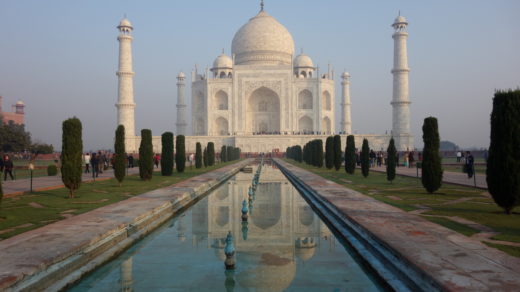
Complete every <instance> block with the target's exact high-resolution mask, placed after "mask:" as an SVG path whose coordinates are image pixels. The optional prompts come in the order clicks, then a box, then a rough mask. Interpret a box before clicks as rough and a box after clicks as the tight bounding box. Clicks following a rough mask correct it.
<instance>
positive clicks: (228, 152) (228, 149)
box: [226, 146, 235, 161]
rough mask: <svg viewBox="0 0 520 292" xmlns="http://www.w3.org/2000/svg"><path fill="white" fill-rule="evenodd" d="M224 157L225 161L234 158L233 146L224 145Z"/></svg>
mask: <svg viewBox="0 0 520 292" xmlns="http://www.w3.org/2000/svg"><path fill="white" fill-rule="evenodd" d="M226 159H227V161H233V160H235V158H234V157H233V147H231V146H227V147H226Z"/></svg>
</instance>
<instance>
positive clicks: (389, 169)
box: [386, 138, 419, 182]
mask: <svg viewBox="0 0 520 292" xmlns="http://www.w3.org/2000/svg"><path fill="white" fill-rule="evenodd" d="M386 153H387V159H386V179H387V180H388V181H390V182H391V181H393V180H394V179H395V159H396V156H397V150H396V149H395V143H394V138H391V139H390V143H389V144H388V149H386ZM418 164H419V162H417V165H418Z"/></svg>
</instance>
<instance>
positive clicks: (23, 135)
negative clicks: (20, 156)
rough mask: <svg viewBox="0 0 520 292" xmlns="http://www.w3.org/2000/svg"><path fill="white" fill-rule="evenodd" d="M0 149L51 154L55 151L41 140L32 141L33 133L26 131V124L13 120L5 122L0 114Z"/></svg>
mask: <svg viewBox="0 0 520 292" xmlns="http://www.w3.org/2000/svg"><path fill="white" fill-rule="evenodd" d="M0 150H1V151H3V152H23V151H30V152H32V153H40V154H49V153H53V152H54V147H53V146H52V145H50V144H44V143H40V142H35V143H32V141H31V133H29V132H27V131H25V125H19V124H15V123H14V122H13V121H9V122H8V123H4V122H3V121H2V117H1V116H0Z"/></svg>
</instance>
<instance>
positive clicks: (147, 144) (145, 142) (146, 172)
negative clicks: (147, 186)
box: [139, 129, 153, 180]
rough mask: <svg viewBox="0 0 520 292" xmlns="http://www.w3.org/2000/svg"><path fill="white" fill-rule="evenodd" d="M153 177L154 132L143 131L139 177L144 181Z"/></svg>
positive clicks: (140, 146)
mask: <svg viewBox="0 0 520 292" xmlns="http://www.w3.org/2000/svg"><path fill="white" fill-rule="evenodd" d="M152 175H153V144H152V131H151V130H149V129H143V130H141V144H140V145H139V176H140V177H141V179H142V180H151V179H152Z"/></svg>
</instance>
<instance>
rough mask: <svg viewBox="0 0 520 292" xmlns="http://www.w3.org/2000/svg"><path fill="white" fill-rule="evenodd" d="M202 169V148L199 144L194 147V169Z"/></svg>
mask: <svg viewBox="0 0 520 292" xmlns="http://www.w3.org/2000/svg"><path fill="white" fill-rule="evenodd" d="M201 167H202V146H201V145H200V143H199V142H197V144H196V145H195V168H201Z"/></svg>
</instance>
